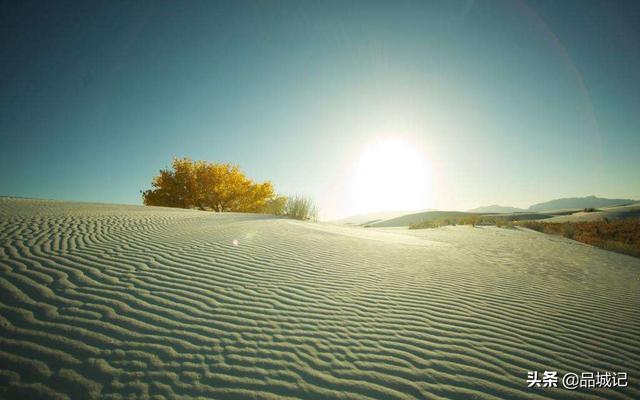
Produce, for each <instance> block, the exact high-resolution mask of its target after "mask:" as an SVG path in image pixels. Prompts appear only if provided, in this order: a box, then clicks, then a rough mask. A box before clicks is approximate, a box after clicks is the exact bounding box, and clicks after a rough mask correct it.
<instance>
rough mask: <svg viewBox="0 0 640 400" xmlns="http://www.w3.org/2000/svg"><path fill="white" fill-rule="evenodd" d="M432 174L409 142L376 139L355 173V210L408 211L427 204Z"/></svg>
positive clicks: (363, 154) (367, 148) (361, 158)
mask: <svg viewBox="0 0 640 400" xmlns="http://www.w3.org/2000/svg"><path fill="white" fill-rule="evenodd" d="M430 178H431V176H430V171H429V166H428V164H427V161H426V159H425V157H424V155H423V154H422V152H421V151H420V150H419V147H418V146H413V145H411V144H410V143H408V142H405V141H402V140H396V139H385V140H379V141H376V142H374V143H371V144H369V145H368V146H366V147H365V149H364V150H363V152H362V154H361V156H360V160H359V162H358V164H357V166H356V171H355V176H354V185H353V190H354V203H355V204H354V206H355V208H356V211H357V212H358V213H368V212H375V211H410V210H419V209H424V208H426V206H427V205H428V204H427V203H428V200H429V199H428V197H429V195H430V193H429V192H430V191H429V188H430V186H431V179H430Z"/></svg>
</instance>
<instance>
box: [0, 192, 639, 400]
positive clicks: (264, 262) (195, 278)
mask: <svg viewBox="0 0 640 400" xmlns="http://www.w3.org/2000/svg"><path fill="white" fill-rule="evenodd" d="M349 229H352V230H351V231H346V230H349ZM364 231H365V230H364V229H361V228H338V227H332V226H328V225H314V224H312V223H302V222H291V221H288V220H283V219H275V218H269V217H264V216H254V215H246V214H224V215H221V214H213V213H205V212H198V211H187V210H172V209H164V208H144V207H135V206H110V205H98V204H79V203H63V202H47V201H33V200H10V199H0V268H1V272H0V285H1V288H0V293H2V297H1V298H0V309H1V311H0V398H23V399H28V398H73V399H80V398H106V399H109V398H121V397H126V396H130V395H131V396H133V397H135V398H146V397H154V396H155V397H156V398H175V397H180V398H195V397H198V396H200V397H201V398H218V399H235V398H239V399H263V398H264V399H267V398H273V399H276V398H278V399H281V398H305V399H330V398H342V399H368V398H375V399H396V398H398V399H399V398H409V399H429V398H457V399H468V398H487V399H495V398H575V399H578V398H602V399H608V398H609V399H633V398H640V388H639V386H638V383H637V382H638V379H640V311H639V310H640V259H636V258H632V257H629V256H625V255H620V254H615V253H611V252H606V251H604V250H600V249H597V248H593V247H590V246H587V245H583V244H580V243H577V242H573V241H569V240H566V239H563V238H560V237H556V236H547V235H544V234H540V233H536V232H530V231H519V230H506V229H498V228H471V227H447V228H441V229H433V230H419V231H408V230H392V231H391V232H388V231H385V230H376V231H371V232H366V233H364ZM234 240H238V245H237V246H235V245H234V244H233V241H234ZM528 370H537V371H544V370H557V371H559V372H560V373H561V374H562V373H563V372H567V371H570V372H578V373H579V372H582V371H597V370H608V371H624V372H628V373H629V382H630V383H629V385H630V387H627V388H625V389H617V390H613V389H604V390H595V391H594V390H593V389H591V390H589V391H584V390H583V391H575V392H572V391H567V390H564V389H559V388H558V389H552V390H549V389H537V390H534V389H527V388H526V384H525V380H526V378H527V371H528Z"/></svg>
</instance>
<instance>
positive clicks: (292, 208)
mask: <svg viewBox="0 0 640 400" xmlns="http://www.w3.org/2000/svg"><path fill="white" fill-rule="evenodd" d="M284 215H286V216H288V217H289V218H293V219H300V220H316V219H317V218H318V208H317V207H316V205H315V204H314V203H313V200H311V199H310V198H309V197H304V196H292V197H290V198H289V199H287V204H286V206H285V209H284Z"/></svg>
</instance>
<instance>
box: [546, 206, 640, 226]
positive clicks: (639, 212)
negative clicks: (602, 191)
mask: <svg viewBox="0 0 640 400" xmlns="http://www.w3.org/2000/svg"><path fill="white" fill-rule="evenodd" d="M605 218H607V219H610V220H612V219H626V218H640V203H635V204H630V205H628V206H620V207H605V208H599V209H598V211H593V212H583V211H576V212H574V213H572V214H569V215H559V216H557V217H553V218H550V219H547V220H546V221H545V222H581V221H601V220H603V219H605Z"/></svg>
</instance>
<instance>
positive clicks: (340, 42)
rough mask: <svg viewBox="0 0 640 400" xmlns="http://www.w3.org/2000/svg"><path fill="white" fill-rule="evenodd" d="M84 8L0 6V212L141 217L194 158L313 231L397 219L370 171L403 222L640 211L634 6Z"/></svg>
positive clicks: (638, 27) (639, 70) (637, 8)
mask: <svg viewBox="0 0 640 400" xmlns="http://www.w3.org/2000/svg"><path fill="white" fill-rule="evenodd" d="M95 3H96V2H84V1H83V2H63V1H56V2H34V3H32V2H28V1H27V2H17V1H16V2H13V4H4V5H3V8H2V12H0V195H11V196H26V197H39V198H54V199H69V200H83V201H101V202H115V203H132V204H141V198H140V193H139V191H140V190H141V189H146V188H149V186H150V180H151V178H152V177H153V175H154V174H156V173H157V171H158V170H159V169H160V168H163V167H165V166H167V165H169V163H170V161H171V158H172V157H173V156H178V157H182V156H189V157H191V158H194V159H205V160H209V161H225V162H233V163H238V164H240V165H241V167H242V168H243V170H244V171H245V172H246V173H247V174H248V175H249V176H251V177H253V178H255V179H257V180H267V179H268V180H271V181H272V182H273V183H274V184H275V186H276V189H277V190H278V191H279V192H282V193H285V194H287V193H289V194H291V193H301V194H307V195H310V196H313V197H314V198H315V199H316V201H317V203H318V204H319V206H320V210H321V216H323V217H324V218H335V217H340V216H344V215H348V214H352V213H356V212H359V211H373V209H372V207H373V206H374V205H375V206H379V207H381V208H382V207H386V208H393V206H394V205H396V203H393V202H391V203H369V205H368V208H367V207H364V208H363V207H359V206H358V205H357V204H356V203H357V201H356V200H354V199H356V198H357V196H358V193H355V194H354V190H355V191H357V190H359V189H357V188H359V187H360V186H361V185H362V184H363V182H373V181H375V180H372V177H373V176H374V175H372V172H370V173H369V175H368V176H365V178H362V176H361V175H362V171H361V170H362V168H365V169H367V170H368V171H373V172H375V173H376V174H381V176H382V178H383V179H382V178H381V182H380V186H381V187H382V188H383V189H384V188H385V187H387V186H385V184H386V185H389V184H390V183H389V181H393V182H396V183H397V184H398V185H400V184H411V183H412V180H414V181H415V185H414V186H415V187H417V188H420V190H419V191H415V193H418V192H419V194H420V196H421V197H420V200H419V201H417V202H414V203H411V204H409V203H406V202H405V203H397V205H398V206H399V207H411V208H440V209H467V208H471V207H476V206H480V205H487V204H493V203H499V204H502V205H510V206H517V207H526V206H528V205H530V204H532V203H535V202H539V201H545V200H549V199H553V198H558V197H571V196H585V195H591V194H595V195H598V196H604V197H631V198H640V179H639V177H638V171H640V2H637V1H583V0H580V1H504V2H503V1H486V2H485V1H449V0H447V1H434V2H426V1H415V2H404V1H386V2H373V1H361V2H358V1H336V2H318V1H292V2H283V1H253V2H241V1H233V2H229V3H223V2H214V1H206V2H186V3H180V2H153V3H151V2H142V1H140V2H101V4H95ZM376 143H383V144H382V145H379V144H378V145H376ZM385 143H401V144H400V145H399V146H400V147H402V146H404V147H402V148H404V149H407V148H409V149H410V151H409V152H407V151H406V150H398V152H396V153H393V151H395V150H393V149H394V148H395V147H393V146H390V147H389V146H387V145H386V144H385ZM376 146H377V147H376ZM400 147H398V148H400ZM372 148H373V150H371V149H372ZM387 148H391V150H393V151H392V153H393V154H391V153H390V154H386V153H385V151H387V150H385V149H387ZM391 150H390V151H391ZM372 154H374V156H372ZM394 154H395V155H394ZM407 155H411V157H414V156H415V157H418V158H419V160H418V161H416V163H413V164H412V163H411V162H409V163H406V162H405V163H403V162H404V161H406V160H407V157H408V156H407ZM363 160H365V161H363ZM385 160H386V161H385ZM363 163H365V164H363ZM385 163H389V164H390V166H389V168H391V171H392V172H393V173H394V174H395V173H396V172H397V171H398V168H400V170H399V171H402V169H401V168H408V169H410V168H414V166H415V165H421V166H425V171H426V172H425V171H422V172H424V173H421V174H415V173H414V172H415V171H407V177H405V178H403V179H404V180H397V179H394V177H393V175H389V174H385V173H384V171H385V170H386V169H385V168H384V167H380V165H385ZM391 164H393V165H391ZM363 165H365V166H364V167H363ZM394 165H395V166H398V165H399V166H400V167H397V168H396V167H394ZM394 168H395V169H394ZM358 174H360V175H358ZM365 175H366V173H365ZM358 176H360V178H358ZM354 179H355V181H354ZM358 179H360V181H358ZM354 182H355V183H354ZM385 182H386V183H385ZM398 182H403V183H398ZM358 185H360V186H358ZM388 187H389V190H393V189H394V186H393V185H391V186H388ZM354 188H356V189H354ZM398 190H400V192H401V195H403V196H404V197H407V194H408V193H409V194H410V193H414V192H411V191H408V192H407V191H405V192H404V193H402V190H401V189H398ZM370 192H371V193H374V194H375V191H370ZM362 193H368V192H366V190H365V192H360V195H362Z"/></svg>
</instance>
